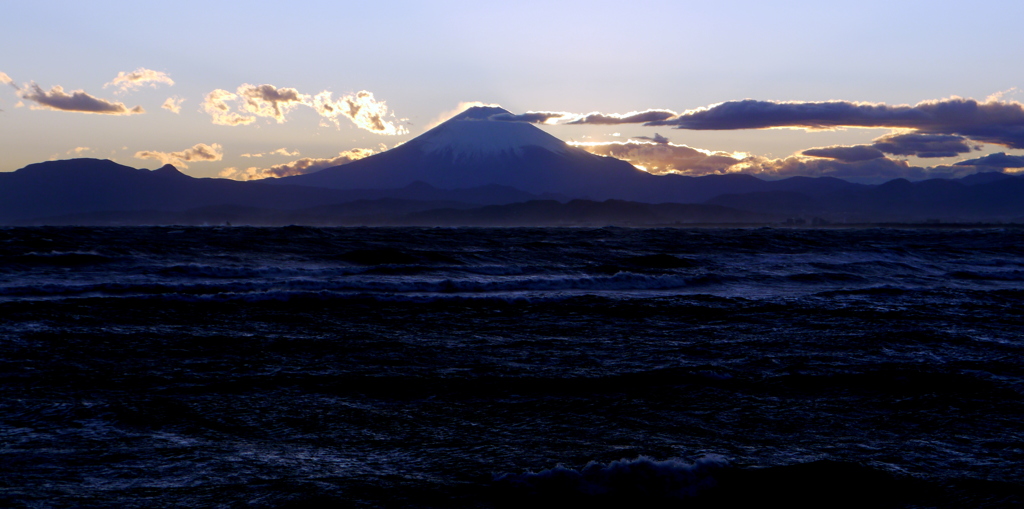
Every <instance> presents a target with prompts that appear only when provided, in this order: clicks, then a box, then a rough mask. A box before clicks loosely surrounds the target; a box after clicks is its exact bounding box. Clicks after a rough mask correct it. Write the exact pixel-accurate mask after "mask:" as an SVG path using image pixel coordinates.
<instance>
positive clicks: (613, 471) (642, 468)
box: [495, 455, 729, 503]
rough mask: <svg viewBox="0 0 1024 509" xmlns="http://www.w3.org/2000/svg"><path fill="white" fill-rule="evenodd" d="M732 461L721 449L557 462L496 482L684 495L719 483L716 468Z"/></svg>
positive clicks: (555, 492) (559, 490)
mask: <svg viewBox="0 0 1024 509" xmlns="http://www.w3.org/2000/svg"><path fill="white" fill-rule="evenodd" d="M728 465H729V462H728V461H726V459H725V458H723V457H721V456H718V455H706V456H703V457H701V458H699V459H697V460H696V461H693V462H688V461H685V460H681V459H668V460H664V461H657V460H654V459H651V458H649V457H646V456H640V457H639V458H636V459H621V460H617V461H613V462H611V463H607V464H604V463H597V462H590V463H588V464H587V465H586V466H584V467H583V468H580V469H573V468H568V467H565V466H562V465H558V466H556V467H554V468H550V469H546V470H541V471H539V472H527V473H524V474H503V475H499V476H496V477H495V483H496V484H497V485H499V486H501V487H504V488H506V489H507V490H509V491H510V492H515V493H517V494H519V495H527V496H541V497H543V498H549V499H550V498H558V499H563V498H578V497H580V498H591V497H594V498H597V497H600V498H601V499H603V501H605V502H607V501H609V500H608V499H617V500H622V501H631V502H634V503H635V502H637V501H640V500H643V501H650V500H652V499H653V500H663V501H672V500H682V499H686V498H691V497H694V496H696V495H698V494H699V493H700V492H702V491H705V490H708V489H710V488H713V487H715V486H716V484H717V482H716V480H715V474H716V473H717V472H719V471H721V470H722V469H723V468H725V467H727V466H728Z"/></svg>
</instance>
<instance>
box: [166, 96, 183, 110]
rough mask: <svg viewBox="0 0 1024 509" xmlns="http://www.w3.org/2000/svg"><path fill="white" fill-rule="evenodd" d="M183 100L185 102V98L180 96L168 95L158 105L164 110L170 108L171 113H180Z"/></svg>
mask: <svg viewBox="0 0 1024 509" xmlns="http://www.w3.org/2000/svg"><path fill="white" fill-rule="evenodd" d="M183 102H185V99H183V98H181V97H178V96H174V97H168V98H167V100H166V101H164V103H163V104H161V105H160V107H161V108H163V109H165V110H170V112H171V113H181V103H183Z"/></svg>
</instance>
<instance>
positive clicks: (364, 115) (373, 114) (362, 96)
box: [307, 90, 409, 135]
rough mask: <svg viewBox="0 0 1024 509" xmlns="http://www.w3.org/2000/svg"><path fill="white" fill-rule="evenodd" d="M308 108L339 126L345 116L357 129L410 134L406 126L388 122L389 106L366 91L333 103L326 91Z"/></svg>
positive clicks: (390, 133) (316, 97)
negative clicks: (340, 117) (339, 121)
mask: <svg viewBox="0 0 1024 509" xmlns="http://www.w3.org/2000/svg"><path fill="white" fill-rule="evenodd" d="M307 106H311V107H312V108H313V109H314V110H316V112H317V113H319V114H320V116H322V117H325V118H326V119H328V120H330V121H332V122H333V123H334V124H335V125H338V120H337V119H338V116H344V117H346V118H348V119H349V120H350V121H352V123H354V124H355V125H356V127H358V128H360V129H365V130H367V131H370V132H373V133H377V134H388V135H396V134H406V133H408V132H409V130H408V129H406V128H405V126H403V125H400V124H399V123H397V122H394V121H390V120H387V117H388V116H389V113H388V107H387V104H386V103H385V102H384V101H378V100H376V99H374V97H373V94H372V93H371V92H367V91H366V90H362V91H360V92H357V93H355V94H350V95H346V96H343V97H342V98H340V99H338V100H337V101H332V100H331V92H328V91H326V90H325V91H323V92H320V93H319V94H316V95H315V96H313V100H312V103H311V104H307ZM390 116H392V117H393V116H394V115H393V114H392V115H390Z"/></svg>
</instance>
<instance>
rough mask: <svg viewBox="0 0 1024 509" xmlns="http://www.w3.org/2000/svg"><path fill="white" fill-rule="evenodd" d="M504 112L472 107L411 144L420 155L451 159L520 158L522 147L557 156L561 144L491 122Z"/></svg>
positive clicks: (524, 128)
mask: <svg viewBox="0 0 1024 509" xmlns="http://www.w3.org/2000/svg"><path fill="white" fill-rule="evenodd" d="M501 113H509V112H508V111H507V110H505V109H502V108H495V107H486V106H475V107H473V108H469V109H467V110H466V111H463V112H462V113H460V114H458V115H456V116H454V117H452V118H451V119H449V120H447V121H445V122H443V123H442V124H441V125H438V126H437V127H435V128H433V129H431V130H429V131H427V132H425V133H423V134H422V135H420V136H419V137H418V138H417V139H416V140H415V141H416V143H417V144H418V145H419V146H420V148H421V150H422V151H423V153H424V154H439V153H445V154H449V155H450V156H451V157H452V158H453V159H455V160H459V159H472V158H479V157H485V156H496V155H521V154H522V151H523V149H524V148H525V147H531V146H532V147H540V148H543V149H546V150H548V151H550V152H553V153H556V154H561V153H565V152H567V151H568V150H569V146H568V145H566V143H565V142H563V141H562V140H559V139H558V138H555V137H554V136H551V135H550V134H548V133H546V132H544V131H542V130H541V129H539V128H537V127H535V126H533V125H530V124H528V123H525V122H507V121H500V120H491V117H492V116H494V115H497V114H501Z"/></svg>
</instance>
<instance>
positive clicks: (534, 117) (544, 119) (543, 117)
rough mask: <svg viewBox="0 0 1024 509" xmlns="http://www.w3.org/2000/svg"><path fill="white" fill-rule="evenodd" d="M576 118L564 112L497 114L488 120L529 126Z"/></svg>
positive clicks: (574, 115)
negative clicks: (526, 123) (525, 123)
mask: <svg viewBox="0 0 1024 509" xmlns="http://www.w3.org/2000/svg"><path fill="white" fill-rule="evenodd" d="M578 117H579V115H576V114H575V113H568V112H565V111H528V112H526V113H520V114H518V115H517V114H514V113H499V114H497V115H491V117H490V118H488V120H497V121H502V122H529V123H531V124H555V123H556V122H558V121H559V120H565V119H574V118H578Z"/></svg>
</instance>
